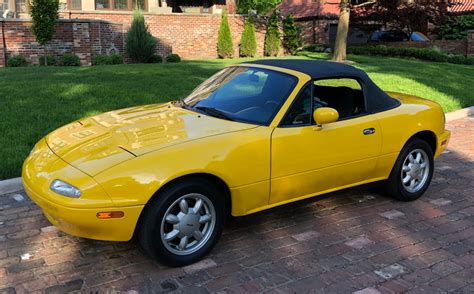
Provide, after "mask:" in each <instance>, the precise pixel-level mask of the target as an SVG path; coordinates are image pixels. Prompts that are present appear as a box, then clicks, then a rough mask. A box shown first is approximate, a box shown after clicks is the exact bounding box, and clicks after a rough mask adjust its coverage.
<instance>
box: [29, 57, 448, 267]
mask: <svg viewBox="0 0 474 294" xmlns="http://www.w3.org/2000/svg"><path fill="white" fill-rule="evenodd" d="M449 138H450V133H449V132H448V131H446V130H445V119H444V114H443V111H442V109H441V107H440V106H439V105H438V104H436V103H435V102H432V101H429V100H424V99H420V98H416V97H411V96H408V95H403V94H396V93H385V92H383V91H382V90H380V88H379V87H377V86H376V85H375V84H374V83H373V82H372V81H371V80H370V79H369V77H368V76H367V75H366V74H365V73H364V72H363V71H361V70H358V69H356V68H354V67H352V66H349V65H344V64H338V63H333V62H327V61H308V60H261V61H255V62H250V63H244V64H240V65H235V66H230V67H228V68H225V69H223V70H221V71H220V72H218V73H216V74H215V75H213V76H212V77H211V78H209V79H208V80H207V81H205V82H204V83H202V84H201V85H200V86H199V87H197V88H196V89H195V90H194V91H193V92H192V93H191V94H190V95H189V96H188V97H186V98H184V99H182V100H180V101H175V102H170V103H165V104H157V105H146V106H139V107H132V108H128V109H123V110H117V111H112V112H108V113H104V114H101V115H98V116H94V117H90V118H85V119H81V120H78V121H75V122H73V123H71V124H69V125H66V126H64V127H62V128H59V129H58V130H56V131H54V132H52V133H51V134H49V135H47V136H46V137H45V138H43V139H42V140H40V141H39V142H38V143H37V144H36V146H35V147H34V149H33V150H32V152H31V154H30V156H29V157H28V158H27V159H26V161H25V163H24V165H23V182H24V186H25V189H26V192H27V193H28V195H29V196H30V197H31V199H32V200H33V201H35V202H36V203H37V204H38V205H39V206H40V207H41V208H42V209H43V212H44V214H45V215H46V217H47V218H48V219H49V221H50V222H51V223H53V224H54V225H56V226H57V227H59V228H60V229H61V230H63V231H64V232H67V233H69V234H72V235H76V236H80V237H84V238H91V239H99V240H111V241H127V240H129V239H130V238H132V236H133V235H136V236H137V237H138V240H139V241H140V243H141V245H142V246H143V248H144V249H145V250H146V251H147V252H148V253H149V255H150V256H152V257H153V258H155V259H158V260H160V261H162V262H164V263H166V264H169V265H174V266H177V265H186V264H190V263H193V262H195V261H197V260H199V259H200V258H202V257H203V256H204V255H205V254H206V253H208V252H209V251H210V250H211V248H212V247H213V246H214V244H215V243H216V242H217V240H218V238H219V236H220V235H221V232H222V229H223V225H224V222H225V220H226V219H227V217H228V216H230V215H232V216H242V215H247V214H251V213H254V212H257V211H261V210H264V209H268V208H271V207H275V206H279V205H282V204H286V203H289V202H293V201H297V200H300V199H304V198H308V197H313V196H315V195H320V194H323V193H327V192H331V191H335V190H339V189H343V188H347V187H351V186H356V185H361V184H365V183H370V182H375V181H384V182H383V183H384V185H385V187H386V190H387V191H388V193H389V194H390V195H392V196H393V197H395V198H396V199H399V200H402V201H410V200H415V199H417V198H418V197H420V196H421V195H422V194H423V193H424V192H425V191H426V189H427V188H428V185H429V184H430V181H431V177H432V175H433V159H434V158H436V157H437V156H439V155H440V154H441V152H442V151H443V150H445V149H446V146H447V144H448V141H449Z"/></svg>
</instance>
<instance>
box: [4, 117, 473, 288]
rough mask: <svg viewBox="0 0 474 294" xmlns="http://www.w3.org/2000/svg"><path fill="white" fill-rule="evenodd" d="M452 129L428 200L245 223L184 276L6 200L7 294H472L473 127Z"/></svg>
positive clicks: (346, 195)
mask: <svg viewBox="0 0 474 294" xmlns="http://www.w3.org/2000/svg"><path fill="white" fill-rule="evenodd" d="M449 128H450V129H451V130H452V131H453V137H452V141H451V144H450V148H449V151H448V152H446V153H445V154H443V155H442V156H441V158H440V159H439V160H438V161H437V163H436V172H435V175H434V179H433V183H432V185H431V187H430V189H429V190H428V192H427V193H426V194H425V195H424V196H423V197H422V199H421V200H419V201H415V202H411V203H402V202H397V201H394V200H391V199H389V198H386V197H384V196H380V195H378V194H376V193H375V192H372V191H371V190H368V189H367V188H357V189H352V190H348V191H343V192H338V193H333V194H332V195H330V197H327V198H325V199H323V200H314V199H313V200H309V201H304V202H300V203H296V204H292V205H288V206H284V207H279V208H277V209H274V210H271V211H267V212H263V213H259V214H257V215H253V216H249V217H245V218H240V219H237V220H235V221H233V222H232V223H231V224H229V225H228V227H227V229H226V230H225V232H224V235H223V236H222V239H221V241H220V242H219V244H218V245H217V246H216V248H215V249H214V251H213V252H212V254H210V255H209V256H208V257H207V259H205V260H203V261H202V262H199V263H197V264H194V265H192V266H188V267H184V268H166V267H164V266H162V265H159V264H156V263H153V262H152V261H150V260H149V259H148V258H147V256H145V255H144V254H143V253H142V251H141V250H140V249H139V248H138V246H137V244H136V242H135V241H131V242H127V243H108V242H98V241H90V240H84V239H80V238H75V237H71V236H68V235H65V234H63V233H61V232H59V231H57V230H56V229H55V228H54V227H51V226H50V225H49V224H48V222H47V221H46V219H45V218H44V217H43V216H42V214H41V211H40V210H39V209H38V208H37V207H36V206H35V205H34V204H33V203H31V202H30V201H29V200H28V199H27V197H26V196H25V195H24V194H23V193H20V194H11V195H4V196H1V197H0V289H2V288H3V290H0V293H3V292H6V293H14V292H15V291H16V292H17V293H20V292H31V291H41V290H44V291H45V292H47V293H51V292H56V293H64V292H68V291H75V290H76V291H77V290H80V291H82V292H87V293H104V292H114V291H124V292H127V291H131V292H132V293H134V292H135V291H138V292H161V291H163V292H165V291H171V290H177V291H181V292H192V293H201V292H209V291H210V292H214V291H221V290H227V291H229V292H266V291H269V292H297V293H300V292H306V291H312V292H326V293H350V292H354V291H360V290H361V293H378V292H382V293H393V292H395V293H398V292H406V291H408V292H424V293H438V292H448V291H455V292H458V293H460V292H465V293H473V292H474V267H473V266H474V226H473V225H474V118H466V119H463V120H458V121H453V122H451V123H450V124H449ZM320 199H321V198H320Z"/></svg>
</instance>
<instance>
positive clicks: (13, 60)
mask: <svg viewBox="0 0 474 294" xmlns="http://www.w3.org/2000/svg"><path fill="white" fill-rule="evenodd" d="M27 65H28V61H26V58H25V57H24V56H22V55H15V56H12V57H10V58H8V61H7V66H9V67H21V66H27Z"/></svg>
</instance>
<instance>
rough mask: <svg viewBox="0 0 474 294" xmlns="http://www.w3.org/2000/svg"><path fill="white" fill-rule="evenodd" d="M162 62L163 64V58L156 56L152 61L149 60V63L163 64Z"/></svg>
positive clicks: (151, 58)
mask: <svg viewBox="0 0 474 294" xmlns="http://www.w3.org/2000/svg"><path fill="white" fill-rule="evenodd" d="M162 62H163V57H161V56H160V55H156V54H155V55H153V56H152V57H150V59H148V63H162Z"/></svg>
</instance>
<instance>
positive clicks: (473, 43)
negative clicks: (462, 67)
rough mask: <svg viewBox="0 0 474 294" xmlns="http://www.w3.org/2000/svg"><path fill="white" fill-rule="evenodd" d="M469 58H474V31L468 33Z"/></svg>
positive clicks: (467, 51) (467, 53)
mask: <svg viewBox="0 0 474 294" xmlns="http://www.w3.org/2000/svg"><path fill="white" fill-rule="evenodd" d="M466 55H467V57H474V30H470V31H468V32H467V50H466Z"/></svg>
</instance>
